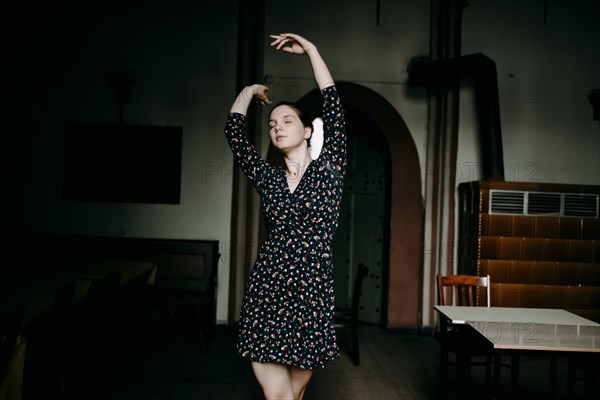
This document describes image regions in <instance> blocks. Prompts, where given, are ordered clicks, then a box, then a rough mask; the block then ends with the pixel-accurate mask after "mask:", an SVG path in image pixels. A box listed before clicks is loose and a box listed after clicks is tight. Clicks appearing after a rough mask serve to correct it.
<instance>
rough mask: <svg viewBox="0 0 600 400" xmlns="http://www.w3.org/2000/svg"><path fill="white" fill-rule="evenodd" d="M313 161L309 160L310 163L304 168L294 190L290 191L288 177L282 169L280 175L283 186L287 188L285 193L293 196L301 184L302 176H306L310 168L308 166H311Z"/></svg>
mask: <svg viewBox="0 0 600 400" xmlns="http://www.w3.org/2000/svg"><path fill="white" fill-rule="evenodd" d="M313 161H315V160H310V162H309V163H308V164H306V168H304V172H303V173H302V176H301V177H300V180H299V181H298V184H297V185H296V187H295V188H294V190H292V188H290V184H289V183H288V177H287V174H286V172H285V169H282V170H281V171H282V173H283V184H284V185H285V187H286V188H287V191H288V192H289V193H290V194H295V193H296V192H297V191H298V189H299V188H300V185H301V184H302V181H303V180H304V176H306V173H307V172H308V168H310V166H311V165H312V163H313Z"/></svg>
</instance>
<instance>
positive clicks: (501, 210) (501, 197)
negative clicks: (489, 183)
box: [490, 190, 525, 215]
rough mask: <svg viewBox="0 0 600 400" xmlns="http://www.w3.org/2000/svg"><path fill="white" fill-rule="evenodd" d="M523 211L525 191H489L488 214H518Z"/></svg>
mask: <svg viewBox="0 0 600 400" xmlns="http://www.w3.org/2000/svg"><path fill="white" fill-rule="evenodd" d="M524 212H525V192H511V191H506V190H491V191H490V214H518V215H522V214H523V213H524Z"/></svg>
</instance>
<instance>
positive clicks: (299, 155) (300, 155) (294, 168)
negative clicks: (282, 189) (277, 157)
mask: <svg viewBox="0 0 600 400" xmlns="http://www.w3.org/2000/svg"><path fill="white" fill-rule="evenodd" d="M311 161H312V158H310V154H309V153H308V150H306V149H299V150H298V151H295V152H291V153H286V154H285V165H286V168H287V173H288V175H302V174H303V173H304V170H305V169H306V167H307V166H308V164H310V162H311Z"/></svg>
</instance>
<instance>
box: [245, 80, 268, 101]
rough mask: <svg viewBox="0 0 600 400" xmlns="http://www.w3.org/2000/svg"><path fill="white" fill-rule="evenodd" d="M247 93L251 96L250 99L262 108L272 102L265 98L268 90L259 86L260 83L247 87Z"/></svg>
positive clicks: (263, 86)
mask: <svg viewBox="0 0 600 400" xmlns="http://www.w3.org/2000/svg"><path fill="white" fill-rule="evenodd" d="M248 89H250V90H249V92H250V93H251V94H252V98H254V99H255V100H256V101H257V102H258V103H260V104H262V105H263V106H266V105H269V104H271V103H272V101H271V100H270V99H269V97H268V96H267V92H268V91H269V88H268V87H267V86H265V85H261V84H260V83H256V84H254V85H252V86H248Z"/></svg>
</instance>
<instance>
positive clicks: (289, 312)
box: [225, 86, 346, 369]
mask: <svg viewBox="0 0 600 400" xmlns="http://www.w3.org/2000/svg"><path fill="white" fill-rule="evenodd" d="M322 94H323V100H324V102H323V120H324V124H323V128H324V143H323V148H322V150H321V154H320V156H319V158H318V159H316V160H313V161H312V162H311V163H310V164H309V165H308V166H307V168H306V171H305V172H304V175H303V176H302V178H301V180H300V182H299V183H298V186H297V187H296V189H295V190H294V191H293V192H292V191H291V190H290V189H289V186H288V182H287V178H286V175H285V171H284V170H283V169H282V168H279V167H273V166H271V165H270V164H268V163H267V162H266V161H265V160H263V159H262V158H261V157H260V155H259V153H258V152H257V151H256V150H255V148H254V147H253V146H252V145H251V144H250V143H249V142H248V140H247V136H246V133H245V129H246V117H245V116H244V115H242V114H238V113H231V114H229V117H228V120H227V125H226V128H225V134H226V136H227V140H228V141H229V145H230V146H231V150H232V151H233V155H234V157H235V159H236V161H237V163H238V164H239V166H240V167H241V169H242V170H243V171H244V173H245V174H246V176H247V177H248V178H249V179H250V181H251V182H252V183H253V184H254V186H255V188H256V190H257V191H258V193H259V195H260V197H261V203H262V209H263V213H264V216H265V222H266V226H267V233H268V238H267V240H266V242H265V243H264V245H263V246H262V247H261V248H260V250H259V252H258V256H257V259H256V262H255V264H254V266H253V268H252V272H251V274H250V277H249V280H248V282H247V285H246V289H245V292H244V299H243V303H242V310H241V315H240V327H239V341H238V344H237V349H238V351H239V354H240V356H241V357H243V358H246V359H249V360H251V361H257V362H270V363H281V364H287V365H293V366H297V367H300V368H305V369H316V368H322V367H323V366H324V363H325V362H326V361H330V360H333V359H335V358H337V357H339V355H340V353H339V348H338V345H337V342H336V337H335V331H334V327H333V308H334V292H333V264H332V261H333V259H332V251H331V243H332V239H333V235H334V233H335V231H336V229H337V226H338V215H339V208H340V200H341V195H342V186H343V185H342V184H343V182H342V180H343V177H344V172H345V167H346V133H345V120H344V114H343V109H342V105H341V103H340V100H339V97H338V94H337V90H336V88H335V86H330V87H328V88H325V89H324V90H323V91H322Z"/></svg>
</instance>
